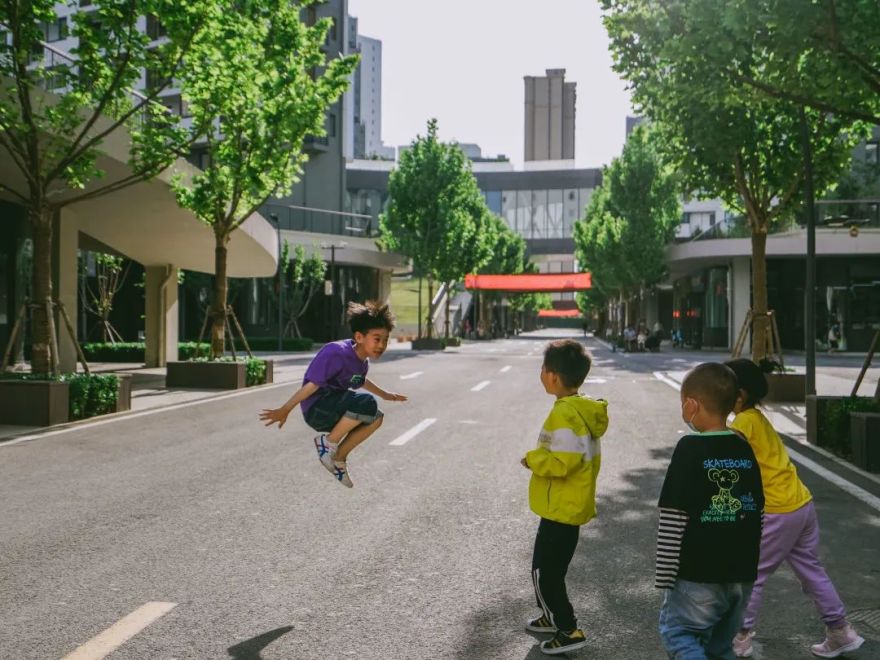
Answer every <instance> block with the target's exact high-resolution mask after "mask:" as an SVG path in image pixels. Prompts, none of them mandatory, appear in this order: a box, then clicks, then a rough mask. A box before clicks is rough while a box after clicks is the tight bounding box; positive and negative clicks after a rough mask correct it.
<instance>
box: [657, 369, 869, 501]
mask: <svg viewBox="0 0 880 660" xmlns="http://www.w3.org/2000/svg"><path fill="white" fill-rule="evenodd" d="M654 377H655V378H656V379H657V380H660V381H662V382H664V383H666V384H667V385H669V386H670V387H672V388H674V389H675V390H680V389H681V385H680V384H679V383H677V382H676V381H674V380H673V379H671V378H669V377H667V376H666V375H665V374H663V373H661V372H659V371H655V372H654ZM786 450H787V451H788V455H789V457H791V460H793V461H794V462H795V463H797V464H798V465H802V466H804V467H805V468H807V469H808V470H809V471H810V472H813V473H815V474H816V475H817V476H820V477H822V478H823V479H825V480H826V481H830V482H831V483H832V484H834V485H835V486H837V487H838V488H840V489H841V490H843V491H845V492H847V493H849V494H850V495H852V496H853V497H855V498H856V499H857V500H860V501H862V502H864V503H865V504H867V505H868V506H869V507H871V508H872V509H874V510H875V511H880V497H877V496H876V495H872V494H871V493H869V492H868V491H866V490H865V489H864V488H859V487H858V486H856V485H855V484H854V483H852V482H850V481H847V480H846V479H844V478H843V477H841V476H839V475H837V474H835V473H834V472H832V471H831V470H829V469H827V468H825V467H822V466H821V465H819V464H818V463H816V462H815V461H814V460H813V459H811V458H807V457H806V456H804V455H803V454H801V453H799V452H797V451H795V450H794V449H792V448H791V447H786Z"/></svg>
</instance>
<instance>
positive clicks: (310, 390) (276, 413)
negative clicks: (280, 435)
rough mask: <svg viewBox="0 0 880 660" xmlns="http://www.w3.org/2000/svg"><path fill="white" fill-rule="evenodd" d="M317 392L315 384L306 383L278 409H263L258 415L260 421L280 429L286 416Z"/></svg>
mask: <svg viewBox="0 0 880 660" xmlns="http://www.w3.org/2000/svg"><path fill="white" fill-rule="evenodd" d="M317 391H318V386H317V385H316V384H315V383H306V384H305V385H303V386H302V387H301V388H299V389H298V390H297V391H296V393H295V394H294V395H293V396H292V397H290V399H288V400H287V403H285V404H284V405H283V406H281V407H280V408H264V409H263V411H262V412H261V413H260V421H261V422H266V426H272V424H276V423H277V424H278V428H279V429H280V428H281V427H282V426H284V422H286V421H287V416H288V415H289V414H290V411H291V410H293V409H294V408H296V407H297V406H298V405H299V404H301V403H302V402H303V401H305V400H306V399H308V398H309V397H310V396H312V394H314V393H315V392H317Z"/></svg>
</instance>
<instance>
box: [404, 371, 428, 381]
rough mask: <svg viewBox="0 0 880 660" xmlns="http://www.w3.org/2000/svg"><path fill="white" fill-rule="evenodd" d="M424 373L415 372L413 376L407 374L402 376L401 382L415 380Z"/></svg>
mask: <svg viewBox="0 0 880 660" xmlns="http://www.w3.org/2000/svg"><path fill="white" fill-rule="evenodd" d="M423 373H425V372H424V371H413V372H412V373H411V374H406V375H405V376H401V377H400V380H412V379H413V378H418V377H419V376H421V375H422V374H423Z"/></svg>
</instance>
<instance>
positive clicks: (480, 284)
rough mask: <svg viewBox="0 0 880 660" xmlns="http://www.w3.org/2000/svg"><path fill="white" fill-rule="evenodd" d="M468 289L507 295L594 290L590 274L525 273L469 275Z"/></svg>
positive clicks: (466, 283) (465, 284) (466, 284)
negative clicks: (503, 292)
mask: <svg viewBox="0 0 880 660" xmlns="http://www.w3.org/2000/svg"><path fill="white" fill-rule="evenodd" d="M464 286H465V288H466V289H472V290H477V291H505V292H507V293H562V292H565V291H586V290H588V289H590V288H592V280H591V278H590V273H548V274H544V273H541V274H536V273H524V274H522V275H467V276H465V278H464Z"/></svg>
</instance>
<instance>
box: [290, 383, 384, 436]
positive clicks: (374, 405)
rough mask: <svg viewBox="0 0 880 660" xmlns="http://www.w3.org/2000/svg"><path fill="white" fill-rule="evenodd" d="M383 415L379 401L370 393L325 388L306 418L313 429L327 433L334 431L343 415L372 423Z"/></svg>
mask: <svg viewBox="0 0 880 660" xmlns="http://www.w3.org/2000/svg"><path fill="white" fill-rule="evenodd" d="M382 415H383V413H382V411H381V410H379V404H378V402H377V401H376V399H375V398H374V397H373V396H372V395H370V394H366V393H364V392H354V391H352V390H325V391H324V392H321V393H320V394H319V396H318V399H317V401H315V402H314V403H313V404H312V405H311V407H310V408H309V410H308V412H307V413H305V415H304V418H305V420H306V424H308V425H309V426H311V427H312V428H313V429H315V430H316V431H321V432H322V433H326V432H328V431H332V430H333V427H334V426H336V424H338V423H339V420H340V419H342V418H343V417H348V418H349V419H355V420H357V421H359V422H361V423H363V424H372V423H373V422H375V421H376V420H377V419H379V418H380V417H382Z"/></svg>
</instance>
